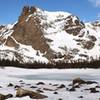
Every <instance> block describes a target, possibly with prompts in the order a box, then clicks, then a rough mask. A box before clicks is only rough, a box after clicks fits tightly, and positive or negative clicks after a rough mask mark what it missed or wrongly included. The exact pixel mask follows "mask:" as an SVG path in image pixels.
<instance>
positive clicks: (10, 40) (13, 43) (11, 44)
mask: <svg viewBox="0 0 100 100" xmlns="http://www.w3.org/2000/svg"><path fill="white" fill-rule="evenodd" d="M5 45H7V46H9V47H16V48H18V47H19V44H17V43H16V41H15V40H14V39H13V38H12V37H11V36H9V37H8V38H7V40H6V43H5Z"/></svg>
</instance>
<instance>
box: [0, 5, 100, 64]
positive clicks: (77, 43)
mask: <svg viewBox="0 0 100 100" xmlns="http://www.w3.org/2000/svg"><path fill="white" fill-rule="evenodd" d="M99 57H100V22H99V21H96V22H94V23H83V22H82V21H80V19H79V18H78V17H77V16H74V15H72V14H70V13H67V12H48V11H45V10H41V9H39V8H37V7H28V6H25V7H24V8H23V11H22V13H21V15H20V16H19V19H18V21H17V22H16V23H14V24H13V25H6V26H3V25H2V26H0V59H9V60H17V61H19V62H21V63H31V62H34V61H37V62H42V63H50V62H51V63H53V62H59V61H63V62H73V61H84V60H86V61H90V60H91V59H92V58H93V59H98V58H99Z"/></svg>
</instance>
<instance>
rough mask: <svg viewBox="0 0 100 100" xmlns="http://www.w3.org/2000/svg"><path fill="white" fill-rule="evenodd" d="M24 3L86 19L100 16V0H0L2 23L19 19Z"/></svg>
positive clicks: (0, 20) (0, 19) (0, 22)
mask: <svg viewBox="0 0 100 100" xmlns="http://www.w3.org/2000/svg"><path fill="white" fill-rule="evenodd" d="M24 5H34V6H37V7H40V8H42V9H45V10H48V11H67V12H70V13H72V14H74V15H77V16H78V17H79V18H80V19H81V20H84V21H93V20H97V19H99V18H100V0H0V24H8V23H14V22H15V21H17V19H18V16H19V15H20V13H21V10H22V8H23V6H24Z"/></svg>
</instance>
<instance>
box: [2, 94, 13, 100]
mask: <svg viewBox="0 0 100 100" xmlns="http://www.w3.org/2000/svg"><path fill="white" fill-rule="evenodd" d="M11 97H13V95H12V94H7V95H4V94H0V100H5V99H8V98H11Z"/></svg>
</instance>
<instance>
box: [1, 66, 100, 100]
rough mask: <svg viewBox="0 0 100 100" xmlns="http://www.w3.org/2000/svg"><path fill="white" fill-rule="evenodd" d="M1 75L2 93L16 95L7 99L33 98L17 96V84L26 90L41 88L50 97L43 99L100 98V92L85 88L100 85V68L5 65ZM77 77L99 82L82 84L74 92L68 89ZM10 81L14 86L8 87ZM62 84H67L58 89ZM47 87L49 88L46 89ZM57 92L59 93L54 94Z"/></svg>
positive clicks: (91, 99)
mask: <svg viewBox="0 0 100 100" xmlns="http://www.w3.org/2000/svg"><path fill="white" fill-rule="evenodd" d="M0 75H1V76H0V86H1V87H2V88H0V93H1V94H8V93H11V94H13V96H14V97H13V98H9V99H7V100H32V99H31V98H29V97H28V96H26V97H22V98H18V97H17V98H16V97H15V95H16V89H15V88H14V87H15V86H16V85H18V86H20V87H21V88H23V89H26V90H32V91H37V90H39V89H40V91H43V93H42V94H44V95H47V96H48V98H46V99H43V100H51V99H53V100H59V98H62V100H66V98H68V100H73V99H74V100H99V98H100V95H99V94H100V93H99V92H97V93H90V90H85V89H89V88H91V87H92V88H94V87H96V86H100V69H23V68H15V67H5V68H4V69H0ZM30 76H31V78H30ZM44 76H45V78H44ZM77 77H80V78H82V79H84V80H89V81H90V80H91V81H96V82H97V84H95V83H94V84H90V85H87V84H84V85H80V88H77V89H76V91H73V92H69V91H68V90H66V89H67V88H68V89H70V88H71V87H70V86H69V85H70V84H71V83H72V80H73V79H75V78H77ZM57 78H58V79H57ZM20 81H22V82H20ZM39 82H43V83H44V85H43V84H40V85H37V83H39ZM10 83H12V84H13V86H11V87H8V85H9V84H10ZM62 84H63V85H65V87H64V88H61V89H58V90H56V89H57V88H58V87H59V86H60V85H62ZM32 86H33V87H35V86H36V87H37V88H30V87H32ZM45 88H46V89H47V90H45ZM49 90H53V91H49ZM97 90H98V91H100V88H97ZM82 91H83V92H82ZM55 92H57V93H58V94H54V93H55ZM80 96H83V98H79V97H80Z"/></svg>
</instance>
